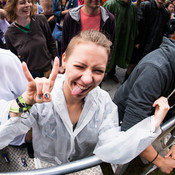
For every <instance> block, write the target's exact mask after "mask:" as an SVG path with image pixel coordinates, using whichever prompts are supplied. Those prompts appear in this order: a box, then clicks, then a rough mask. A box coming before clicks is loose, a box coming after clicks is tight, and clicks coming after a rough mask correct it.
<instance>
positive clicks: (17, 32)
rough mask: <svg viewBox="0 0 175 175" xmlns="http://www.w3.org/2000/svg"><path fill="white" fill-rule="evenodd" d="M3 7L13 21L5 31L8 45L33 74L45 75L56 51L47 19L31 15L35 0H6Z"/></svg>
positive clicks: (36, 75) (47, 74) (48, 71)
mask: <svg viewBox="0 0 175 175" xmlns="http://www.w3.org/2000/svg"><path fill="white" fill-rule="evenodd" d="M5 10H6V12H7V18H8V19H9V20H10V21H11V22H13V23H12V24H11V25H10V27H9V28H8V30H7V31H6V33H5V40H6V45H7V48H8V49H10V50H11V51H12V52H13V53H14V54H15V55H17V56H18V57H19V59H20V60H21V61H25V62H26V63H27V66H28V68H29V71H30V72H31V74H32V76H33V77H43V76H46V77H48V76H49V74H50V72H51V61H52V60H54V58H55V57H56V56H57V55H58V53H57V52H58V51H57V49H56V44H55V40H54V38H53V37H52V34H51V31H50V28H49V25H48V22H47V19H46V18H45V16H44V15H37V14H34V11H35V3H34V0H8V1H7V4H6V6H5Z"/></svg>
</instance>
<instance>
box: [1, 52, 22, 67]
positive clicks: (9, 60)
mask: <svg viewBox="0 0 175 175" xmlns="http://www.w3.org/2000/svg"><path fill="white" fill-rule="evenodd" d="M0 58H1V64H0V66H7V67H12V68H13V67H14V66H15V65H18V66H21V62H20V60H19V58H18V57H17V56H16V55H14V54H13V53H12V52H11V51H10V50H6V49H0Z"/></svg>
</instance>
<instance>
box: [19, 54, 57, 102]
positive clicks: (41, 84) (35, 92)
mask: <svg viewBox="0 0 175 175" xmlns="http://www.w3.org/2000/svg"><path fill="white" fill-rule="evenodd" d="M22 68H23V72H24V75H25V77H26V78H27V80H28V87H27V90H26V91H25V92H24V93H23V94H22V96H23V98H24V100H25V102H26V103H27V104H29V105H33V104H34V103H42V102H49V101H51V99H52V98H51V94H50V92H51V91H52V89H53V86H54V83H55V80H56V77H57V74H58V71H59V59H58V57H56V58H55V60H54V65H53V69H52V72H51V74H50V77H49V79H47V78H44V77H43V78H35V79H33V77H32V75H31V74H30V72H29V70H28V67H27V65H26V63H24V62H23V63H22Z"/></svg>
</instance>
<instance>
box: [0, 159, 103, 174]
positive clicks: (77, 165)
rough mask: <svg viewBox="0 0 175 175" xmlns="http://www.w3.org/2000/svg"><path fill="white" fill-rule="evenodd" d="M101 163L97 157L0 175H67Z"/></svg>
mask: <svg viewBox="0 0 175 175" xmlns="http://www.w3.org/2000/svg"><path fill="white" fill-rule="evenodd" d="M100 163H102V160H100V159H99V158H98V157H97V156H91V157H88V158H84V159H81V160H77V161H73V162H69V163H66V164H63V165H60V166H55V167H49V168H41V169H35V170H28V171H17V172H3V173H0V175H7V174H10V175H41V174H42V175H61V174H68V173H73V172H77V171H80V170H84V169H87V168H91V167H94V166H96V165H99V164H100Z"/></svg>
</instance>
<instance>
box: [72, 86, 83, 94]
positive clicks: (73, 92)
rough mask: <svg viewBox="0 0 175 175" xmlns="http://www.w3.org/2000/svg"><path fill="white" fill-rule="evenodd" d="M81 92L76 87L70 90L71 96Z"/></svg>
mask: <svg viewBox="0 0 175 175" xmlns="http://www.w3.org/2000/svg"><path fill="white" fill-rule="evenodd" d="M82 91H83V90H82V89H80V88H79V87H78V86H74V88H73V90H72V95H78V94H80V93H81V92H82Z"/></svg>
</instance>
